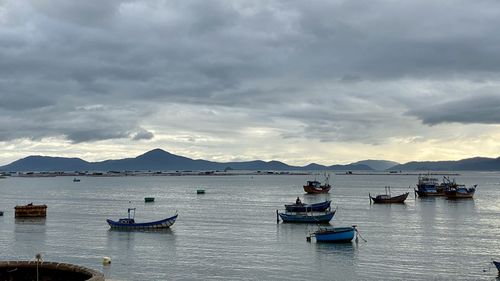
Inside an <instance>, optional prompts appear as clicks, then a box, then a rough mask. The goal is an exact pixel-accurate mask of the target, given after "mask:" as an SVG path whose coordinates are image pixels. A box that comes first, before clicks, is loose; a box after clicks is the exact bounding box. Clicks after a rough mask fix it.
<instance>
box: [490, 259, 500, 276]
mask: <svg viewBox="0 0 500 281" xmlns="http://www.w3.org/2000/svg"><path fill="white" fill-rule="evenodd" d="M492 263H493V264H494V265H495V267H496V268H497V270H498V274H500V261H492Z"/></svg>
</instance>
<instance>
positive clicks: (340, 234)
mask: <svg viewBox="0 0 500 281" xmlns="http://www.w3.org/2000/svg"><path fill="white" fill-rule="evenodd" d="M357 231H358V230H357V229H356V226H355V225H353V226H345V227H320V228H319V229H318V230H317V231H315V232H314V233H312V234H310V235H309V236H308V237H306V239H307V241H310V240H311V237H315V238H316V242H327V243H346V242H351V241H352V239H353V238H354V236H355V235H356V233H357Z"/></svg>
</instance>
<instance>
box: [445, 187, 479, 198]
mask: <svg viewBox="0 0 500 281" xmlns="http://www.w3.org/2000/svg"><path fill="white" fill-rule="evenodd" d="M476 187H477V185H474V186H473V187H469V188H467V187H465V185H456V186H453V187H451V188H450V189H449V190H447V191H446V192H445V194H446V198H448V199H461V198H472V197H473V196H474V193H475V192H476Z"/></svg>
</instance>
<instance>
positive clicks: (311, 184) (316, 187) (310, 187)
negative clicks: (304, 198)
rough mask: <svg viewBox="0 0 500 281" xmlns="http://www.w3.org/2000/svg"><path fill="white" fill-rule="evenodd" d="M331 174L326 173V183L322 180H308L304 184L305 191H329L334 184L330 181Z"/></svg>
mask: <svg viewBox="0 0 500 281" xmlns="http://www.w3.org/2000/svg"><path fill="white" fill-rule="evenodd" d="M329 180H330V175H325V183H324V184H321V182H319V181H317V180H313V181H307V184H306V185H304V186H303V187H304V191H305V192H307V193H309V194H321V193H328V192H329V191H330V189H331V188H332V186H331V185H330V183H329Z"/></svg>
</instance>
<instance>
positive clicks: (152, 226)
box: [106, 208, 178, 230]
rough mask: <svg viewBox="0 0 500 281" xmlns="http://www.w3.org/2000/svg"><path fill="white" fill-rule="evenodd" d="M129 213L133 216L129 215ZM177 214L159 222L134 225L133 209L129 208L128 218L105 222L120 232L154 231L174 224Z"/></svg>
mask: <svg viewBox="0 0 500 281" xmlns="http://www.w3.org/2000/svg"><path fill="white" fill-rule="evenodd" d="M131 212H132V213H133V214H131ZM177 216H178V214H177V212H176V214H175V215H174V216H172V217H169V218H166V219H162V220H159V221H152V222H143V223H136V222H135V219H134V218H135V208H129V209H128V217H127V218H123V219H119V220H118V221H113V220H110V219H107V220H106V222H107V223H108V224H109V226H110V227H111V228H112V229H120V230H156V229H165V228H169V227H170V226H172V225H173V224H174V223H175V220H177Z"/></svg>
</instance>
